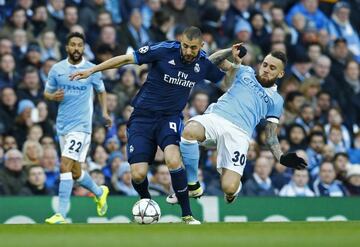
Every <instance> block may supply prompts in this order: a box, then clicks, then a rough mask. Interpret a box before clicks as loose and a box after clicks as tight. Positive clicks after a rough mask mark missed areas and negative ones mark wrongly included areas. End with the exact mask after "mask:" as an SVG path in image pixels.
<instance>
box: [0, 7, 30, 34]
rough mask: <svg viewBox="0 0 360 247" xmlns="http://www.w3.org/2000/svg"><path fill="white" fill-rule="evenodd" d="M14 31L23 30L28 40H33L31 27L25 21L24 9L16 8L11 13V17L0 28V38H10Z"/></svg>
mask: <svg viewBox="0 0 360 247" xmlns="http://www.w3.org/2000/svg"><path fill="white" fill-rule="evenodd" d="M16 29H21V30H24V31H25V33H26V36H27V38H28V39H29V40H30V39H32V38H33V33H32V32H33V30H32V29H33V27H32V25H31V23H30V22H28V21H26V13H25V9H23V8H21V7H16V8H15V9H14V10H13V11H12V12H11V16H10V17H9V18H8V20H7V22H6V23H5V25H4V26H3V27H2V28H1V31H0V36H5V37H11V36H12V35H13V33H14V31H15V30H16Z"/></svg>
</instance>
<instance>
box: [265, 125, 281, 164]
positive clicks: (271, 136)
mask: <svg viewBox="0 0 360 247" xmlns="http://www.w3.org/2000/svg"><path fill="white" fill-rule="evenodd" d="M277 126H278V124H276V123H273V122H270V121H267V123H266V126H265V136H266V144H267V145H268V146H269V148H270V150H271V152H272V153H273V155H274V156H275V158H276V159H277V160H278V161H280V157H281V156H282V155H283V152H282V151H281V147H280V143H279V139H278V137H277V131H276V129H277Z"/></svg>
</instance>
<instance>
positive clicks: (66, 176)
mask: <svg viewBox="0 0 360 247" xmlns="http://www.w3.org/2000/svg"><path fill="white" fill-rule="evenodd" d="M73 185H74V180H73V178H72V173H71V172H66V173H61V174H60V185H59V213H60V214H61V215H62V216H63V217H64V218H66V212H67V209H68V206H69V203H70V196H71V191H72V188H73Z"/></svg>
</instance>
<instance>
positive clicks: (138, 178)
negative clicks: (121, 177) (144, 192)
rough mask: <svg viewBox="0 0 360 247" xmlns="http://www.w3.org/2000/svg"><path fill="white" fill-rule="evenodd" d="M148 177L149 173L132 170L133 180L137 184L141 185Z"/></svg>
mask: <svg viewBox="0 0 360 247" xmlns="http://www.w3.org/2000/svg"><path fill="white" fill-rule="evenodd" d="M146 175H147V172H146V171H143V170H142V169H131V179H132V180H133V181H134V182H135V183H141V182H142V181H144V179H145V177H146Z"/></svg>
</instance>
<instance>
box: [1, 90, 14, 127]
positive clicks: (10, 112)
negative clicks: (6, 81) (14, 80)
mask: <svg viewBox="0 0 360 247" xmlns="http://www.w3.org/2000/svg"><path fill="white" fill-rule="evenodd" d="M0 96H1V97H0V126H1V128H0V133H2V134H3V133H9V132H10V130H11V128H12V127H13V125H14V123H15V119H14V116H16V112H17V107H16V101H17V96H16V93H15V91H14V89H13V88H10V87H5V88H3V89H2V90H1V91H0Z"/></svg>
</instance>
